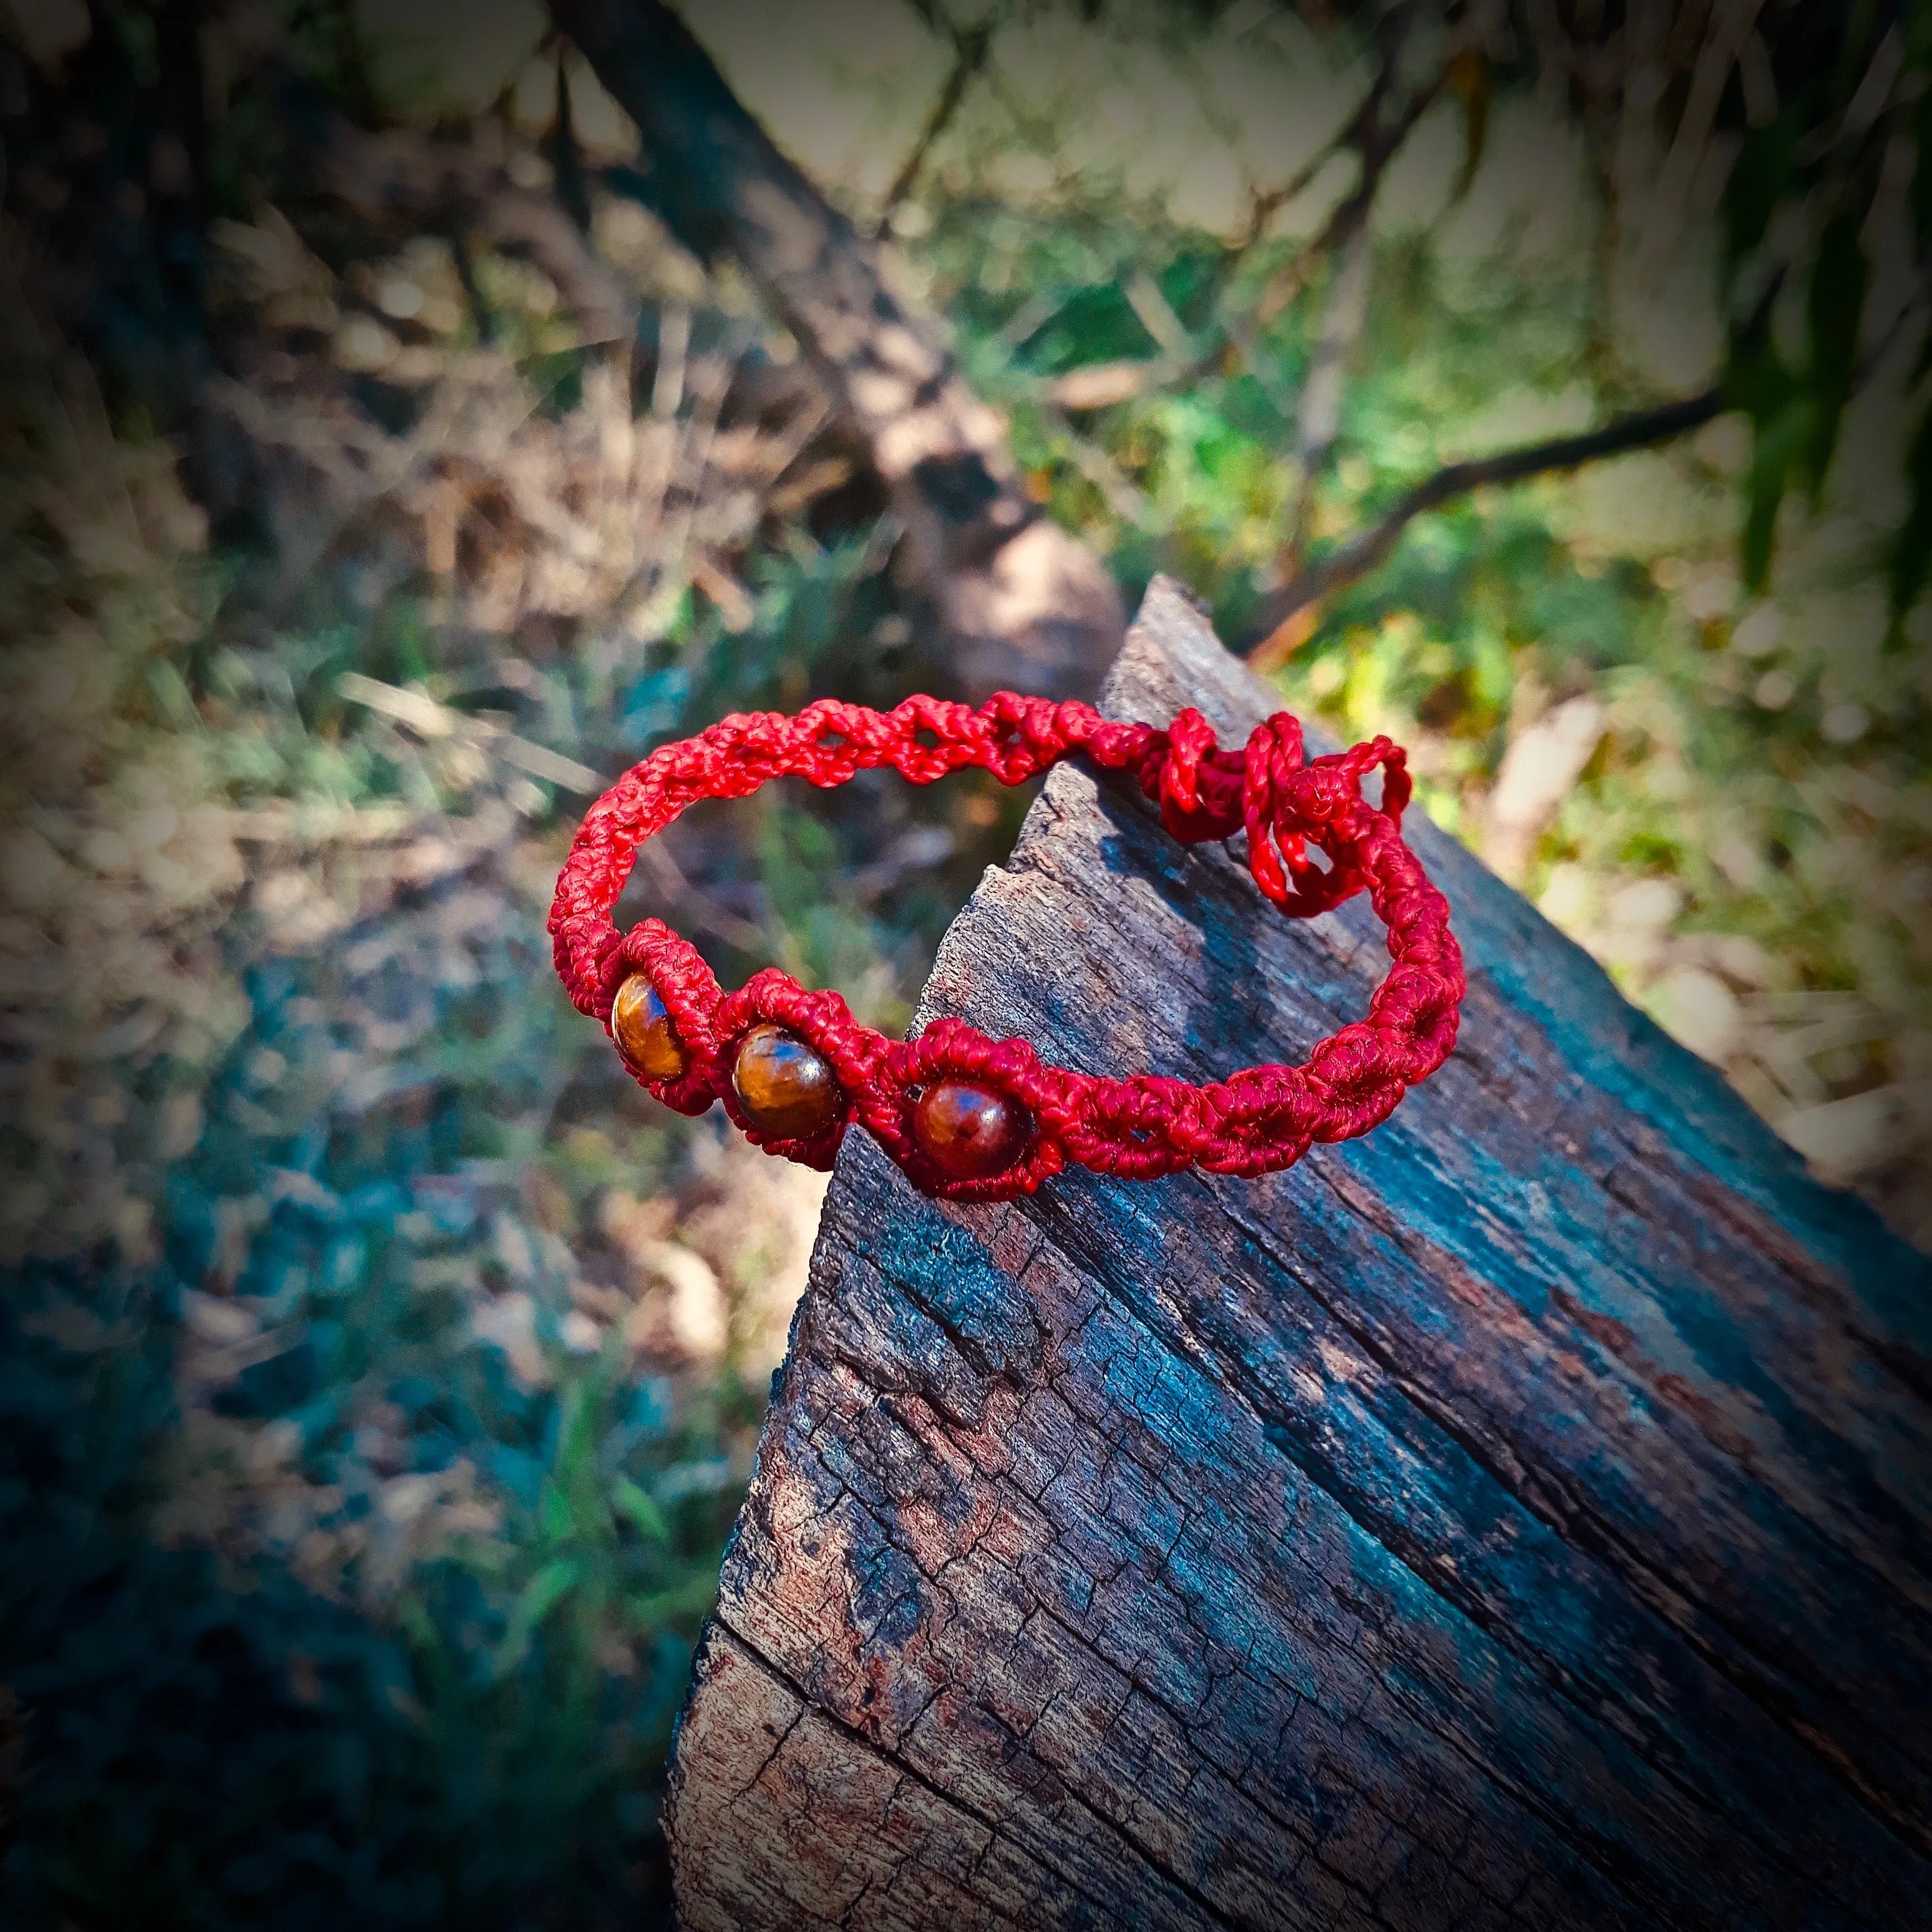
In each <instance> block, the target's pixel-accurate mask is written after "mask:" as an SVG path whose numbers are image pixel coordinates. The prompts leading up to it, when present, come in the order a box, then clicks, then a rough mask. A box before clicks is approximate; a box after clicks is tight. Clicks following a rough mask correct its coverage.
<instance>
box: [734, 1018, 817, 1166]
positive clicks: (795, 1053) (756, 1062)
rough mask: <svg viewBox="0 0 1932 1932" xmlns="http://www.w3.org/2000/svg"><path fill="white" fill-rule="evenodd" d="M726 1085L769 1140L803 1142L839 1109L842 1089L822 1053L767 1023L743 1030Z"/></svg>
mask: <svg viewBox="0 0 1932 1932" xmlns="http://www.w3.org/2000/svg"><path fill="white" fill-rule="evenodd" d="M731 1085H732V1086H733V1088H736V1091H737V1095H738V1101H739V1105H740V1106H742V1107H743V1109H744V1110H745V1113H746V1114H747V1115H748V1116H749V1117H750V1118H751V1124H752V1125H753V1126H754V1127H757V1128H758V1129H759V1130H760V1131H762V1132H763V1133H768V1134H770V1135H772V1136H774V1137H775V1138H778V1139H785V1140H799V1141H802V1140H809V1139H811V1136H813V1135H814V1134H816V1133H820V1132H821V1131H823V1130H824V1129H825V1128H826V1127H830V1126H831V1124H832V1122H833V1121H835V1120H837V1119H838V1116H839V1115H840V1114H841V1113H842V1112H844V1106H845V1094H844V1089H843V1088H841V1087H840V1085H838V1077H837V1076H836V1075H835V1074H834V1073H832V1068H831V1067H830V1065H829V1063H828V1062H827V1061H826V1060H825V1058H823V1055H820V1054H817V1053H814V1052H813V1051H812V1049H811V1048H810V1047H808V1046H806V1045H805V1042H804V1041H803V1040H800V1039H799V1037H798V1036H797V1034H794V1033H787V1031H785V1029H784V1028H783V1027H781V1026H773V1025H770V1024H769V1023H767V1024H766V1025H763V1026H754V1028H752V1029H751V1031H750V1032H749V1033H748V1034H745V1037H744V1040H743V1041H742V1043H741V1044H740V1046H739V1049H738V1057H737V1058H736V1060H735V1061H733V1063H732V1066H731Z"/></svg>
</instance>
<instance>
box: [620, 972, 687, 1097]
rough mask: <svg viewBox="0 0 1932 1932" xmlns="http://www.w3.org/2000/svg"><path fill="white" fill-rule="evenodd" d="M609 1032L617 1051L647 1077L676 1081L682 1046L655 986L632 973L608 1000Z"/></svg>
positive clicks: (680, 1064) (680, 1062)
mask: <svg viewBox="0 0 1932 1932" xmlns="http://www.w3.org/2000/svg"><path fill="white" fill-rule="evenodd" d="M610 1032H611V1034H612V1037H613V1038H614V1039H615V1040H616V1043H617V1051H618V1052H619V1053H621V1054H622V1055H623V1056H624V1058H625V1059H626V1060H628V1061H629V1062H630V1063H631V1065H632V1066H633V1067H635V1068H636V1069H637V1071H638V1072H639V1073H641V1074H643V1076H645V1077H646V1079H651V1080H675V1079H677V1078H678V1077H679V1076H680V1075H681V1074H682V1073H683V1072H684V1049H683V1048H682V1047H681V1046H679V1045H678V1043H677V1035H676V1033H675V1032H674V1031H673V1029H672V1027H671V1023H670V1014H668V1013H666V1012H665V1011H664V1002H663V1001H661V999H659V998H658V989H656V988H655V986H652V984H651V983H650V981H649V980H647V979H646V978H645V977H644V976H643V974H641V973H633V974H631V977H629V978H628V980H625V982H624V983H623V984H622V986H619V988H618V989H617V997H616V999H614V1000H613V1001H611V1003H610Z"/></svg>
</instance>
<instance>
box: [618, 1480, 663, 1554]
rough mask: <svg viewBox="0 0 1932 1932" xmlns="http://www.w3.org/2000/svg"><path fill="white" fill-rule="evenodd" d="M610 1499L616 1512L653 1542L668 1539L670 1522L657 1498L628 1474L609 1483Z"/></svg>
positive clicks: (661, 1541)
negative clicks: (639, 1485) (659, 1506)
mask: <svg viewBox="0 0 1932 1932" xmlns="http://www.w3.org/2000/svg"><path fill="white" fill-rule="evenodd" d="M610 1500H611V1502H613V1504H614V1505H616V1511H617V1514H619V1516H621V1517H623V1518H624V1519H625V1521H627V1522H628V1523H631V1525H632V1526H634V1528H635V1529H637V1531H638V1532H640V1534H641V1535H644V1536H646V1537H648V1538H649V1539H650V1540H651V1541H652V1542H653V1543H668V1542H669V1541H670V1523H669V1522H668V1521H667V1520H666V1518H665V1516H664V1511H662V1510H661V1509H660V1508H658V1504H657V1500H656V1499H655V1497H653V1496H651V1495H650V1494H649V1493H648V1492H647V1491H646V1490H643V1489H640V1487H638V1486H637V1484H635V1483H634V1482H632V1481H631V1479H630V1478H629V1477H628V1476H619V1478H617V1480H616V1482H615V1483H613V1484H612V1485H611V1488H610Z"/></svg>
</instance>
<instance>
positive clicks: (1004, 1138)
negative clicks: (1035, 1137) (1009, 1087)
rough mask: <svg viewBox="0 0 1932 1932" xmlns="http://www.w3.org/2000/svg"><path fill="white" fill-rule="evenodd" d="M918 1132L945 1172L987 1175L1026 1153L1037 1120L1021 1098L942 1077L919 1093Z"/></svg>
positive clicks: (967, 1177)
mask: <svg viewBox="0 0 1932 1932" xmlns="http://www.w3.org/2000/svg"><path fill="white" fill-rule="evenodd" d="M912 1131H913V1139H915V1140H916V1141H917V1142H919V1149H920V1151H921V1152H922V1153H923V1154H925V1156H926V1159H927V1160H929V1161H931V1162H932V1164H933V1166H935V1167H936V1168H938V1169H939V1171H940V1172H941V1173H942V1174H944V1175H950V1176H951V1178H953V1180H955V1181H985V1180H987V1179H989V1178H991V1177H992V1175H996V1174H1004V1173H1005V1172H1006V1171H1007V1169H1008V1168H1010V1167H1011V1166H1013V1163H1014V1162H1015V1161H1016V1160H1019V1157H1020V1156H1021V1155H1022V1154H1023V1153H1025V1151H1026V1144H1027V1140H1028V1136H1029V1135H1030V1134H1031V1132H1032V1125H1031V1122H1030V1121H1028V1119H1027V1117H1026V1113H1025V1109H1023V1108H1022V1107H1021V1106H1019V1104H1018V1103H1017V1102H1015V1101H1013V1100H1008V1099H1007V1097H1006V1096H1005V1095H1004V1094H1001V1093H999V1092H998V1091H995V1089H993V1088H990V1087H976V1086H974V1085H973V1083H972V1082H971V1081H967V1080H941V1081H938V1082H935V1084H934V1085H932V1086H930V1087H929V1088H927V1089H926V1091H925V1092H924V1093H923V1094H921V1095H920V1096H919V1103H918V1105H917V1106H915V1107H914V1108H913V1110H912Z"/></svg>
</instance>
